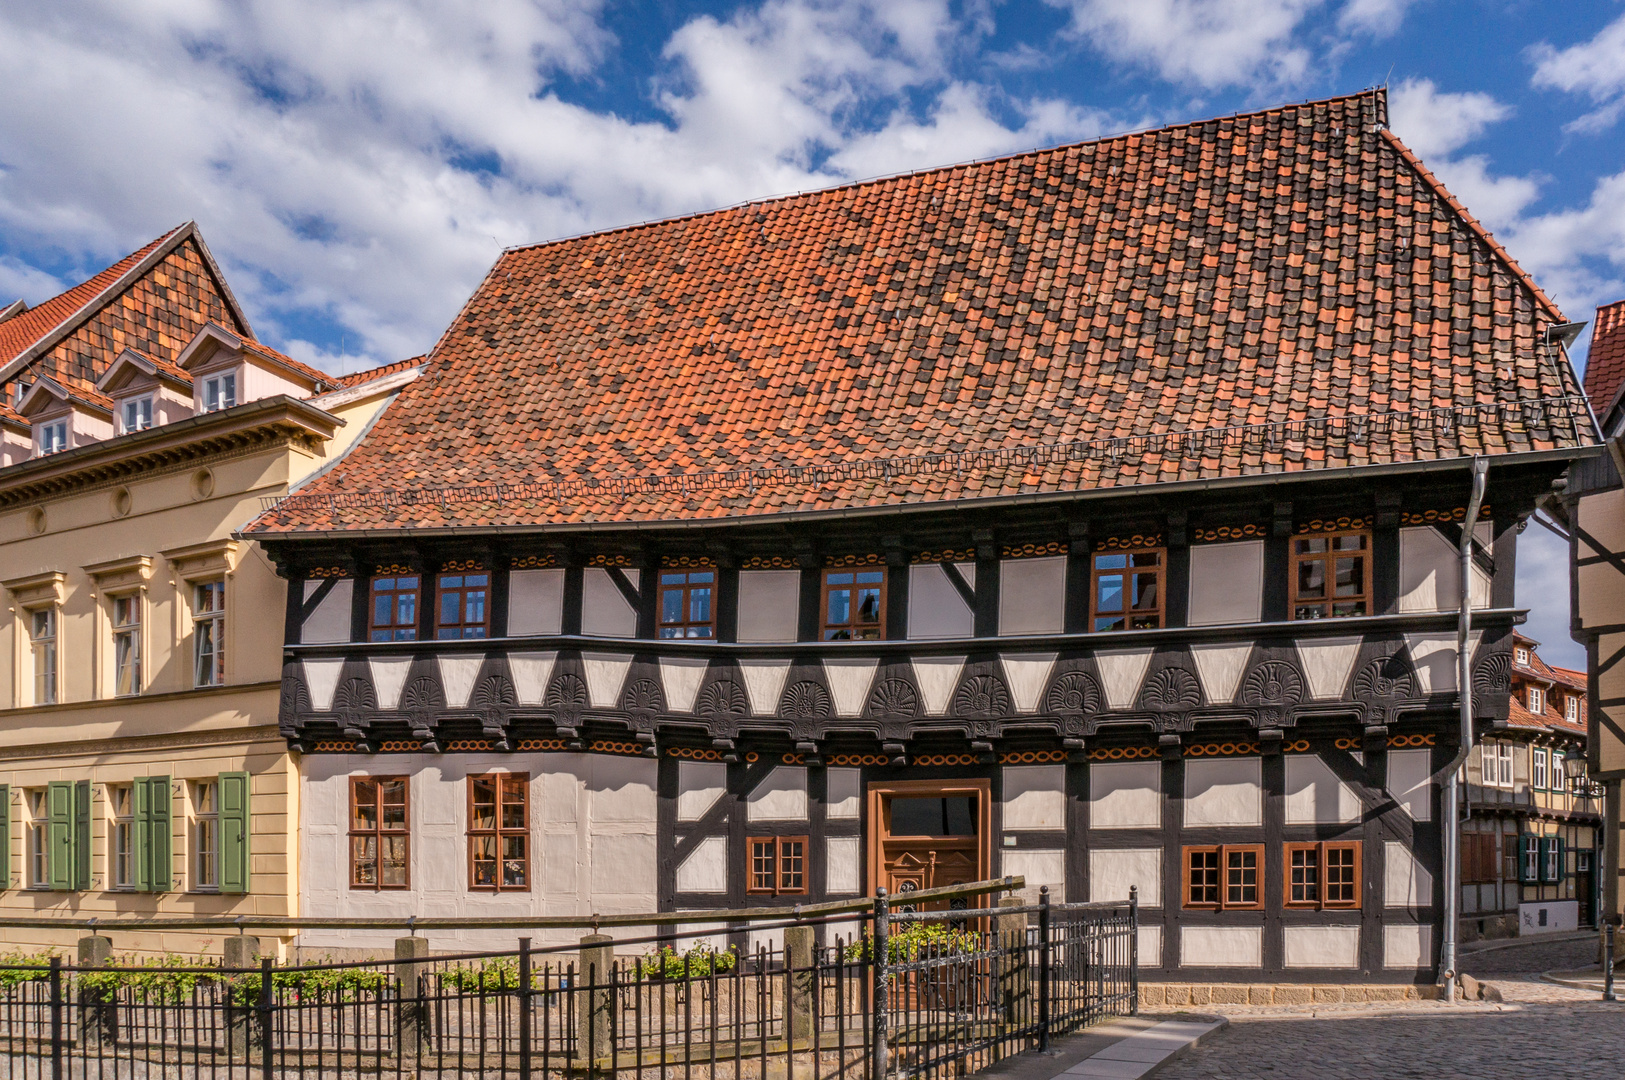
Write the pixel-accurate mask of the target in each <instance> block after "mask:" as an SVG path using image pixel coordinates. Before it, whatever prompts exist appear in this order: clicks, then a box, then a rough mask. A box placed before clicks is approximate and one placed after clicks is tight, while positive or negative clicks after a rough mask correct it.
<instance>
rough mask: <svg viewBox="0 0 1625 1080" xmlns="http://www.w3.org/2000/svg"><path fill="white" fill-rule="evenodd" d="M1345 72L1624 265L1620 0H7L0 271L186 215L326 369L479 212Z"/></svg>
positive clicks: (83, 270)
mask: <svg viewBox="0 0 1625 1080" xmlns="http://www.w3.org/2000/svg"><path fill="white" fill-rule="evenodd" d="M1375 84H1386V85H1388V86H1389V87H1390V90H1391V93H1392V117H1391V121H1392V126H1393V128H1394V129H1395V131H1396V132H1397V133H1398V134H1399V135H1400V137H1401V138H1403V139H1405V140H1406V141H1407V142H1408V143H1409V144H1410V145H1411V146H1412V148H1413V149H1415V150H1416V151H1417V152H1418V153H1419V154H1421V155H1422V157H1423V158H1424V160H1426V161H1427V162H1428V164H1429V165H1430V166H1432V167H1433V169H1434V170H1435V171H1436V172H1437V173H1438V174H1439V175H1440V176H1441V177H1442V178H1443V180H1444V181H1445V183H1446V184H1447V185H1448V186H1449V187H1450V188H1451V189H1452V190H1453V191H1454V192H1455V193H1456V194H1457V196H1458V197H1459V198H1461V200H1462V201H1463V202H1464V203H1465V204H1466V205H1467V206H1468V207H1469V208H1470V209H1471V210H1472V211H1473V212H1474V213H1475V214H1476V215H1478V216H1479V217H1480V218H1481V219H1483V220H1484V221H1485V222H1486V223H1487V225H1488V226H1489V227H1490V228H1491V229H1492V230H1494V232H1495V233H1496V235H1497V236H1498V237H1499V238H1500V239H1501V240H1502V241H1503V242H1504V243H1505V244H1506V245H1507V247H1508V248H1509V250H1510V251H1511V252H1512V253H1513V255H1514V256H1515V257H1516V258H1518V259H1519V260H1520V261H1521V262H1522V263H1523V264H1524V266H1525V267H1526V268H1527V269H1528V270H1530V271H1531V272H1532V273H1533V274H1534V275H1535V277H1536V278H1537V280H1539V281H1540V282H1541V283H1542V285H1543V286H1544V287H1545V288H1546V290H1547V291H1548V292H1549V293H1551V294H1552V295H1553V296H1554V297H1555V298H1556V299H1557V301H1558V303H1559V304H1561V305H1562V306H1563V307H1564V309H1565V310H1566V311H1567V312H1568V313H1569V315H1570V317H1571V318H1577V319H1588V318H1590V313H1591V309H1592V308H1593V307H1594V306H1595V305H1596V304H1598V303H1602V302H1606V301H1609V300H1614V299H1618V298H1620V297H1625V153H1622V152H1621V151H1622V149H1625V135H1622V133H1625V116H1622V115H1621V114H1622V112H1625V4H1622V3H1621V2H1619V0H1570V2H1566V3H1563V4H1555V3H1551V2H1549V0H1548V2H1545V3H1539V2H1534V0H1479V2H1473V0H1454V2H1452V0H1003V2H1001V0H767V2H756V3H721V2H711V3H678V2H675V0H649V2H644V3H617V2H612V0H416V2H385V0H356V2H346V0H120V2H117V3H114V2H111V0H105V2H97V0H11V2H9V3H7V4H4V5H0V86H4V87H6V92H5V105H4V108H0V303H4V302H6V301H8V300H9V299H11V298H13V297H17V296H21V297H23V298H24V299H27V300H29V301H30V302H35V301H38V300H42V299H44V298H46V297H47V296H50V295H51V294H53V293H54V292H56V291H58V290H59V289H61V288H62V287H64V286H65V285H67V284H71V283H72V282H74V281H77V280H79V279H81V278H82V277H83V276H84V275H86V274H88V273H90V272H93V271H94V270H96V269H99V268H100V267H101V266H103V265H106V263H108V262H109V261H111V260H113V259H115V258H117V257H118V256H120V255H122V254H124V253H125V252H127V251H129V250H130V249H132V248H133V247H135V246H137V245H139V244H140V243H142V242H144V241H145V240H147V239H150V238H151V237H153V236H155V235H157V234H159V233H161V232H163V231H164V230H165V229H167V228H168V227H169V226H171V225H174V224H176V223H178V222H180V221H184V220H187V219H189V218H190V219H196V220H197V221H198V222H199V224H200V225H201V227H202V229H203V233H204V236H205V237H206V238H207V239H208V241H209V244H210V246H211V249H212V250H213V251H214V253H215V255H216V257H217V258H218V259H220V261H221V262H222V263H223V264H224V265H225V266H226V268H227V272H228V274H229V276H230V278H231V281H232V283H233V286H234V288H235V289H236V290H237V293H238V296H239V298H240V299H241V300H242V301H243V302H244V304H245V306H246V307H247V309H248V312H249V316H250V318H251V320H252V321H253V323H254V325H255V329H256V330H257V331H258V332H259V333H260V335H261V336H263V337H264V338H266V339H267V340H269V341H271V342H272V343H274V344H277V345H280V346H281V347H283V348H286V349H287V350H288V351H289V352H291V353H293V354H294V355H296V356H299V357H300V358H302V359H305V360H308V361H310V362H312V363H317V364H320V365H321V366H323V367H326V368H329V369H331V370H334V371H344V370H356V369H358V368H360V367H363V366H368V365H371V364H375V363H379V362H383V361H388V360H394V359H399V358H401V357H404V356H408V355H412V354H413V353H417V352H421V351H423V350H425V349H427V348H428V347H429V346H430V345H432V344H433V342H434V339H435V337H436V335H437V334H438V333H439V331H440V330H441V329H442V328H443V327H444V326H445V325H446V323H447V322H449V321H450V319H451V317H452V315H453V314H454V313H455V312H456V310H457V308H458V306H459V304H460V303H461V302H462V301H463V299H464V298H466V296H467V295H468V294H469V292H470V291H471V290H472V289H473V287H474V285H475V284H476V283H477V282H478V280H479V278H480V276H481V275H482V274H483V273H484V272H485V270H486V269H487V268H488V267H489V266H490V264H491V262H492V261H493V259H494V258H495V256H496V254H497V252H498V251H499V250H500V248H501V247H503V246H505V245H509V244H515V243H525V242H531V241H536V240H544V239H548V238H551V237H556V236H562V235H570V234H574V233H578V232H582V231H588V230H592V229H598V228H604V227H609V226H614V225H620V224H624V223H627V222H631V221H640V220H645V219H648V218H655V217H664V216H668V215H671V214H676V213H683V212H687V211H692V210H699V209H705V208H708V207H714V206H722V205H728V204H731V203H735V202H738V201H741V200H744V199H749V198H756V197H761V196H765V195H770V194H777V193H781V192H786V191H796V190H803V189H806V188H812V187H819V186H823V185H827V184H830V183H836V182H839V181H842V180H849V179H855V178H860V177H865V176H875V175H881V174H885V173H891V172H897V171H901V170H905V169H910V168H918V167H923V166H931V165H939V164H946V163H949V162H954V161H962V160H967V159H971V158H977V157H986V156H991V155H995V154H999V153H1005V152H1009V151H1012V150H1019V149H1026V148H1029V147H1033V146H1040V145H1055V144H1059V143H1064V142H1071V141H1076V140H1079V139H1084V138H1090V137H1095V136H1099V135H1102V134H1109V133H1112V132H1116V131H1124V130H1133V129H1138V128H1144V127H1151V126H1156V125H1160V124H1165V123H1172V122H1179V121H1183V120H1189V119H1193V118H1197V117H1202V116H1212V115H1221V114H1226V113H1232V112H1237V111H1243V110H1248V109H1253V108H1261V107H1266V106H1270V105H1275V104H1280V103H1282V102H1287V101H1295V100H1303V99H1306V98H1314V97H1323V96H1327V95H1331V94H1337V93H1346V92H1349V91H1353V90H1358V89H1360V88H1362V87H1365V86H1370V85H1375ZM1585 341H1586V339H1582V340H1581V342H1580V343H1579V346H1578V347H1577V349H1576V357H1577V359H1583V356H1584V347H1585ZM1537 535H1538V536H1539V537H1546V536H1547V535H1548V534H1545V533H1544V532H1542V531H1541V530H1538V529H1537V528H1531V529H1530V530H1529V531H1528V532H1526V533H1525V540H1526V541H1528V543H1527V544H1526V549H1525V551H1524V552H1521V553H1520V554H1521V557H1520V577H1524V578H1526V579H1527V580H1528V582H1529V584H1528V586H1527V587H1526V588H1525V589H1524V590H1521V591H1522V594H1523V595H1524V596H1525V597H1528V596H1532V595H1542V596H1553V597H1555V596H1556V595H1557V593H1554V592H1553V591H1552V590H1553V589H1557V590H1560V591H1566V577H1564V576H1561V575H1559V574H1558V569H1559V568H1560V566H1561V559H1562V554H1563V553H1562V552H1561V551H1560V550H1557V549H1556V548H1555V546H1554V545H1552V544H1547V543H1545V541H1544V540H1539V539H1537ZM1530 629H1531V631H1532V632H1533V633H1534V636H1536V637H1537V638H1540V639H1541V640H1542V641H1544V642H1546V643H1547V651H1548V652H1549V653H1551V654H1552V655H1551V656H1550V658H1551V659H1553V660H1558V661H1567V662H1571V663H1578V662H1579V656H1578V653H1577V651H1576V650H1575V649H1574V648H1573V646H1572V645H1571V644H1570V643H1569V642H1568V639H1567V612H1566V609H1561V605H1557V604H1551V605H1548V606H1543V607H1542V608H1541V610H1540V611H1539V612H1538V613H1537V615H1536V617H1535V618H1534V619H1532V625H1531V627H1530Z"/></svg>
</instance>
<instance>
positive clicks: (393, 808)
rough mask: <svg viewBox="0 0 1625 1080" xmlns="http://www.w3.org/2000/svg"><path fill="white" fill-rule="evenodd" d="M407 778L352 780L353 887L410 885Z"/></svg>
mask: <svg viewBox="0 0 1625 1080" xmlns="http://www.w3.org/2000/svg"><path fill="white" fill-rule="evenodd" d="M407 811H408V806H407V787H406V777H404V776H352V777H351V778H350V888H352V889H404V888H407V887H408V886H409V885H410V884H411V877H410V873H409V868H410V866H411V862H410V857H411V851H410V846H411V841H412V833H411V826H410V824H409V821H410V819H409V818H408V816H407Z"/></svg>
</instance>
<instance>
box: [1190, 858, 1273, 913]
mask: <svg viewBox="0 0 1625 1080" xmlns="http://www.w3.org/2000/svg"><path fill="white" fill-rule="evenodd" d="M1184 856H1185V860H1184V861H1185V867H1184V869H1185V882H1184V885H1185V906H1186V907H1188V908H1215V909H1221V910H1226V911H1228V910H1233V909H1237V908H1259V907H1263V906H1264V897H1263V890H1262V888H1261V887H1260V885H1261V881H1262V879H1261V878H1260V874H1261V872H1262V871H1263V867H1264V847H1263V845H1262V844H1221V845H1213V846H1203V847H1187V848H1185V850H1184Z"/></svg>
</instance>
